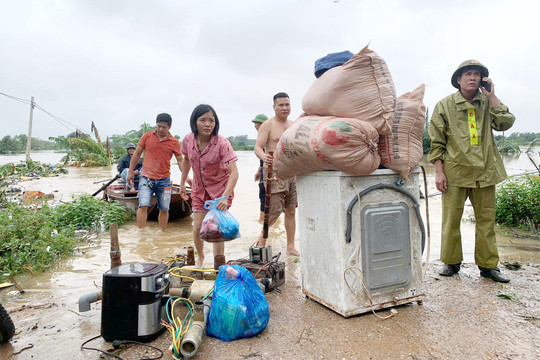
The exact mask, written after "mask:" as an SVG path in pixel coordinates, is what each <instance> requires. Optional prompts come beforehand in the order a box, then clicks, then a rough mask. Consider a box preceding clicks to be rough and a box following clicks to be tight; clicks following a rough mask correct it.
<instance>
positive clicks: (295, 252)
mask: <svg viewBox="0 0 540 360" xmlns="http://www.w3.org/2000/svg"><path fill="white" fill-rule="evenodd" d="M287 255H293V256H300V251H298V250H296V248H292V249H290V248H287Z"/></svg>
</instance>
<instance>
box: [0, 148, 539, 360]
mask: <svg viewBox="0 0 540 360" xmlns="http://www.w3.org/2000/svg"><path fill="white" fill-rule="evenodd" d="M237 155H238V158H239V161H238V168H239V172H240V179H239V181H238V184H237V186H236V191H235V199H234V202H233V205H232V207H231V209H230V212H231V213H232V215H233V216H234V217H235V218H236V219H238V221H239V222H240V232H241V235H242V238H240V239H237V240H235V241H232V242H229V243H227V244H226V245H225V254H226V257H227V259H238V258H242V257H245V256H247V255H248V252H247V251H248V247H249V246H250V245H251V244H253V243H254V242H255V241H257V236H258V234H259V232H260V230H261V225H260V224H259V223H258V222H257V220H258V217H259V200H258V186H257V183H256V182H254V181H253V177H254V174H255V172H256V170H257V168H258V159H257V158H256V157H255V155H254V154H253V152H237ZM62 156H63V154H61V153H53V152H48V153H45V154H44V153H41V154H40V155H39V157H38V156H34V154H32V158H33V160H39V161H42V162H51V163H54V162H56V161H58V160H59V159H60V158H61V157H62ZM18 157H19V158H17V157H12V156H0V165H1V164H4V163H7V162H14V161H15V162H17V161H19V160H24V158H25V157H24V155H19V156H18ZM505 163H506V166H507V170H508V173H509V174H518V173H522V172H525V171H531V170H534V168H533V166H532V164H531V163H530V162H529V160H528V158H527V157H526V155H524V154H521V156H518V157H505ZM425 167H426V172H427V175H428V193H435V192H436V189H435V186H434V169H433V167H432V166H431V165H429V164H426V165H425ZM115 173H116V165H113V166H111V167H94V168H77V167H73V168H69V174H68V175H61V176H59V177H51V178H41V179H35V180H31V181H25V182H21V183H19V184H20V185H22V186H23V187H24V188H25V189H26V190H39V191H42V192H44V193H47V194H49V193H53V194H54V195H55V200H58V201H70V200H71V199H72V198H73V197H74V196H77V195H79V194H83V193H93V192H94V191H96V190H98V189H99V188H100V187H101V184H102V181H103V180H106V179H110V178H112V177H113V176H114V175H115ZM179 180H180V171H179V169H178V167H177V166H173V167H172V181H173V183H178V182H179ZM421 183H422V179H421ZM422 191H424V189H423V186H422ZM428 199H429V205H428V206H429V214H430V225H431V226H430V231H431V237H430V240H431V251H430V259H431V260H436V259H438V258H439V251H440V241H439V238H440V225H441V219H440V217H441V201H440V196H433V197H429V198H428ZM328 201H331V199H329V200H328ZM323 205H324V204H323ZM421 205H422V216H424V222H425V223H426V219H425V208H426V205H425V203H424V200H423V199H422V200H421ZM466 213H468V214H472V208H470V207H468V208H467V209H466ZM465 217H467V215H466V216H465ZM296 235H297V239H298V230H297V234H296ZM462 236H463V251H464V258H465V259H464V261H465V262H472V263H474V255H473V253H474V223H471V222H467V221H465V222H462ZM269 238H270V239H272V246H273V252H274V254H276V253H278V252H280V251H282V252H283V254H284V253H285V244H286V237H285V230H284V226H283V222H282V218H281V219H280V220H278V222H277V223H276V225H274V226H273V227H272V229H271V231H270V236H269ZM119 241H120V247H121V253H122V261H123V262H157V263H159V262H161V261H162V260H163V259H166V258H168V257H172V256H174V255H175V254H179V253H181V254H185V253H186V250H185V248H186V247H187V246H188V245H191V244H192V224H191V218H186V219H180V220H177V221H174V222H170V223H169V224H168V228H167V231H166V232H162V231H159V227H158V225H157V222H148V225H147V228H146V229H145V230H144V231H139V230H138V229H137V227H136V224H135V222H131V223H128V224H126V225H124V226H122V227H121V228H120V229H119ZM297 241H298V240H297ZM498 241H499V249H500V253H501V258H502V259H506V260H508V261H518V262H521V263H540V252H539V251H538V245H535V244H532V242H531V240H529V239H517V238H512V237H505V236H500V235H498ZM92 244H93V246H90V247H84V246H83V247H81V248H80V249H78V251H77V252H76V253H75V254H74V255H73V256H71V257H70V258H68V259H65V260H62V261H60V262H59V263H57V264H55V265H54V266H53V267H52V268H51V269H49V270H48V271H47V272H45V273H42V274H34V275H30V274H21V275H18V276H17V277H16V280H17V282H18V283H19V284H20V285H21V287H22V288H23V289H24V290H25V292H24V293H23V294H21V293H19V292H18V291H17V290H16V289H15V288H13V287H11V288H6V289H1V290H0V302H1V303H2V304H4V306H5V307H6V308H7V309H8V310H13V309H17V308H21V307H22V306H30V305H39V304H51V303H55V304H62V305H57V306H64V307H66V308H67V309H69V311H71V312H75V311H76V309H77V307H76V304H77V302H78V299H79V297H80V296H81V295H83V294H86V293H89V292H93V291H96V286H100V285H101V282H102V274H103V273H104V272H105V271H107V270H108V269H109V268H110V258H109V250H110V248H109V236H108V234H107V233H104V234H102V235H100V236H99V237H98V238H97V239H96V240H95V241H94V242H92ZM531 244H532V245H531ZM297 246H298V242H297ZM211 248H212V247H211V246H210V245H208V244H207V245H206V260H205V266H207V267H212V266H213V256H212V253H211ZM531 248H532V249H533V250H531ZM301 250H302V249H300V251H301ZM86 314H87V313H85V314H78V315H77V316H79V317H80V318H79V321H77V322H74V324H73V326H70V328H71V330H70V331H71V332H70V334H58V335H57V336H58V337H59V339H60V338H61V339H63V340H61V341H69V338H74V339H77V341H78V342H79V340H81V339H87V338H89V337H91V336H93V335H96V334H97V333H98V332H99V319H98V318H97V317H96V316H88V315H86ZM51 315H52V316H54V311H51ZM81 317H82V318H81ZM42 321H43V319H42ZM24 330H25V331H26V330H28V329H24ZM51 331H55V330H54V329H51ZM66 336H67V338H66ZM34 340H35V341H38V339H34ZM5 349H6V348H5V347H3V349H0V358H4V357H2V356H3V355H6V356H7V355H9V354H10V353H11V352H10V350H9V349H8V350H5ZM94 355H95V354H94ZM21 358H24V357H21ZM84 358H86V357H84ZM88 358H96V356H93V357H92V356H89V357H88Z"/></svg>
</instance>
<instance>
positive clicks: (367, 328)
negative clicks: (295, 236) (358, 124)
mask: <svg viewBox="0 0 540 360" xmlns="http://www.w3.org/2000/svg"><path fill="white" fill-rule="evenodd" d="M536 251H538V249H536ZM439 265H440V263H435V264H431V265H430V267H429V269H428V274H427V279H426V296H425V300H424V301H423V302H422V304H416V303H413V304H410V305H405V306H400V307H397V308H396V310H397V314H396V315H395V316H393V317H391V318H389V319H386V320H382V319H380V318H378V317H377V316H375V315H374V314H372V313H368V314H364V315H360V316H355V317H351V318H348V319H345V318H343V317H342V316H341V315H338V314H336V313H334V312H333V311H331V310H329V309H327V308H325V307H324V306H322V305H320V304H318V303H317V302H315V301H312V300H310V299H307V298H306V297H305V296H304V295H303V294H302V290H301V276H300V269H299V264H298V263H295V262H294V261H293V259H291V258H289V259H288V260H287V272H286V274H287V282H286V284H285V285H284V286H282V288H281V290H282V292H281V293H278V292H275V291H274V292H271V293H268V294H267V299H268V303H269V307H270V322H269V324H268V327H267V329H266V330H265V331H264V332H262V333H261V334H259V335H258V336H256V337H254V338H250V339H242V340H237V341H232V342H222V341H220V340H218V339H215V338H210V337H205V339H204V342H203V344H202V346H201V348H200V349H199V352H198V354H197V356H196V357H195V358H196V359H538V358H540V297H539V294H540V276H539V275H540V267H539V265H538V264H526V265H524V266H523V268H522V269H521V270H518V271H510V270H506V271H505V274H507V275H508V276H509V277H510V279H511V282H510V283H509V284H505V285H502V284H496V283H494V282H492V281H490V280H487V279H483V278H481V277H480V276H479V273H478V270H477V268H476V266H474V265H473V264H464V266H463V268H462V271H461V272H460V275H459V276H455V277H452V278H442V277H440V276H439V275H437V273H436V270H437V268H438V266H439ZM500 294H506V295H509V296H511V297H512V298H513V300H509V299H505V298H501V297H498V295H500ZM92 307H93V310H92V311H91V312H90V313H85V315H81V314H79V313H77V311H76V306H75V304H73V303H64V302H58V299H54V297H52V298H51V299H42V301H41V302H40V303H36V304H32V305H30V306H26V307H21V308H15V309H11V310H10V315H11V316H12V318H13V321H14V323H15V324H16V325H17V335H16V336H15V338H14V339H13V341H12V342H11V343H10V344H7V345H3V346H2V347H1V348H0V350H1V352H0V355H1V356H0V357H1V358H2V359H8V358H9V359H98V358H99V355H98V354H97V352H92V351H80V350H79V347H80V345H81V343H82V342H83V341H84V340H86V339H88V338H90V337H91V336H90V334H98V333H99V309H100V305H99V304H98V305H93V306H92ZM377 313H378V314H380V315H382V316H385V315H388V314H389V313H390V312H389V311H388V310H384V311H379V312H377ZM79 328H82V329H83V333H86V334H88V335H87V336H85V337H84V338H80V337H78V336H73V338H72V340H71V342H70V345H68V343H66V342H65V341H60V342H61V343H62V345H63V346H61V347H58V346H55V341H56V338H62V337H65V336H66V335H68V336H69V334H70V333H71V332H73V334H74V335H75V334H79V333H80V331H79V330H80V329H79ZM151 344H152V345H154V346H157V347H158V348H160V349H162V350H163V351H166V349H167V348H168V347H169V345H170V344H171V337H170V335H169V333H167V332H165V333H163V334H162V335H161V336H160V337H159V338H158V339H156V340H155V341H154V342H152V343H151ZM29 346H33V347H32V348H28V349H27V350H23V349H25V348H27V347H29ZM88 346H95V347H97V348H100V349H103V350H108V349H112V347H111V346H110V344H109V343H106V342H104V341H103V340H102V339H98V340H95V341H93V342H92V343H90V344H89V345H88ZM18 352H20V353H19V354H17V355H14V356H11V357H9V356H10V354H12V353H18ZM118 354H119V355H120V356H121V357H122V358H124V359H140V358H145V357H153V356H154V355H153V354H156V353H155V352H146V351H145V350H142V348H141V347H139V346H136V345H135V346H133V347H131V348H128V349H126V350H124V351H122V352H120V353H118ZM163 358H164V359H166V358H171V357H170V356H168V355H166V356H164V357H163Z"/></svg>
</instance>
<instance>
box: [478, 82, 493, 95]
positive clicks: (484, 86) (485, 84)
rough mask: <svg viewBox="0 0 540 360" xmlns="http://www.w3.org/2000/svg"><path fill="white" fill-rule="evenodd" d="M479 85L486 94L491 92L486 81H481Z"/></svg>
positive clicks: (489, 85)
mask: <svg viewBox="0 0 540 360" xmlns="http://www.w3.org/2000/svg"><path fill="white" fill-rule="evenodd" d="M480 85H481V86H482V87H483V88H484V89H486V91H487V92H491V84H490V83H488V82H487V81H482V82H480Z"/></svg>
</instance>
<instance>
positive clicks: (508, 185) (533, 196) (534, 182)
mask: <svg viewBox="0 0 540 360" xmlns="http://www.w3.org/2000/svg"><path fill="white" fill-rule="evenodd" d="M495 221H496V222H497V223H498V224H501V225H505V226H519V227H520V228H523V229H526V230H534V231H539V229H540V228H539V226H540V177H538V176H526V177H523V178H516V179H511V180H508V181H506V182H504V183H503V184H502V185H500V186H498V188H497V202H496V204H495Z"/></svg>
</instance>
